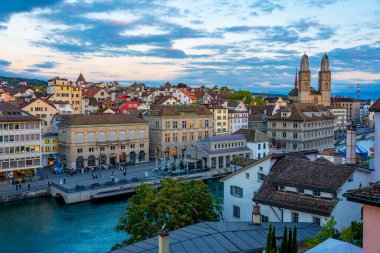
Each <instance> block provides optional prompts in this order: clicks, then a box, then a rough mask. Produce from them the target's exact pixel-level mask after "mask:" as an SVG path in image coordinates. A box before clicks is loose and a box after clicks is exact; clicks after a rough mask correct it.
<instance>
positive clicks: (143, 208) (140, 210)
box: [112, 178, 222, 249]
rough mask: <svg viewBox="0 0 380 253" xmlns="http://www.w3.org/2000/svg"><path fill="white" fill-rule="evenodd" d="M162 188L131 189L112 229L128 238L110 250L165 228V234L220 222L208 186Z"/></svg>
mask: <svg viewBox="0 0 380 253" xmlns="http://www.w3.org/2000/svg"><path fill="white" fill-rule="evenodd" d="M161 185H162V187H161V188H160V189H157V188H154V187H152V186H151V185H148V184H141V185H139V186H137V187H136V188H135V193H136V194H135V195H134V196H133V197H132V198H131V199H130V201H129V205H128V207H127V208H126V210H125V213H124V215H123V216H122V217H120V219H119V223H118V224H117V226H116V227H115V230H116V231H118V232H127V233H128V235H129V236H130V237H129V238H128V239H127V240H125V241H123V242H122V243H119V244H116V245H114V246H113V248H112V249H117V248H119V247H122V246H123V245H127V244H131V243H135V242H138V241H141V240H144V239H147V238H150V237H153V236H155V235H156V234H157V231H158V230H159V229H160V228H161V227H162V226H163V225H164V224H166V229H167V230H168V231H172V230H176V229H179V228H181V227H184V226H188V225H191V224H194V223H197V222H201V221H219V220H220V219H221V218H222V205H221V203H222V202H221V200H220V199H217V200H216V201H214V199H213V195H212V193H211V191H210V189H209V188H208V186H207V185H206V184H205V183H203V182H202V181H195V180H191V181H187V182H184V179H183V178H181V179H178V180H174V179H172V178H166V179H163V180H161Z"/></svg>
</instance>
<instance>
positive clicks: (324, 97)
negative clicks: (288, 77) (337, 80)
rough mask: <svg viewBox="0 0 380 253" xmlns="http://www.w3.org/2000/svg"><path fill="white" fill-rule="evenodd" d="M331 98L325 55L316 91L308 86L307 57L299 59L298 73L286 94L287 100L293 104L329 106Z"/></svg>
mask: <svg viewBox="0 0 380 253" xmlns="http://www.w3.org/2000/svg"><path fill="white" fill-rule="evenodd" d="M330 97H331V72H330V68H329V57H328V56H327V55H326V53H325V54H324V55H323V57H322V62H321V70H320V71H319V77H318V91H316V90H315V89H314V88H313V87H311V86H310V70H309V57H308V56H307V55H306V54H304V55H303V56H302V58H301V66H300V71H299V72H298V79H297V75H296V78H295V82H294V89H293V90H292V91H291V92H290V93H289V94H288V98H289V99H290V100H292V101H294V102H302V103H314V104H320V105H324V106H330Z"/></svg>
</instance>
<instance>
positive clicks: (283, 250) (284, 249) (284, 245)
mask: <svg viewBox="0 0 380 253" xmlns="http://www.w3.org/2000/svg"><path fill="white" fill-rule="evenodd" d="M287 241H288V229H287V228H286V225H285V228H284V234H283V236H282V241H281V246H280V253H287Z"/></svg>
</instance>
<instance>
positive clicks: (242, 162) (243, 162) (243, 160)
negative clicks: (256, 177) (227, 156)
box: [231, 156, 257, 167]
mask: <svg viewBox="0 0 380 253" xmlns="http://www.w3.org/2000/svg"><path fill="white" fill-rule="evenodd" d="M256 161H257V160H256V159H251V158H247V157H241V156H237V157H235V158H234V159H233V160H232V161H231V164H234V165H237V166H240V167H246V166H249V165H251V164H254V163H255V162H256Z"/></svg>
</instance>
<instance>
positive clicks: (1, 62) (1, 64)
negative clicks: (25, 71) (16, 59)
mask: <svg viewBox="0 0 380 253" xmlns="http://www.w3.org/2000/svg"><path fill="white" fill-rule="evenodd" d="M11 64H12V62H10V61H6V60H0V68H4V67H8V66H10V65H11Z"/></svg>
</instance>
